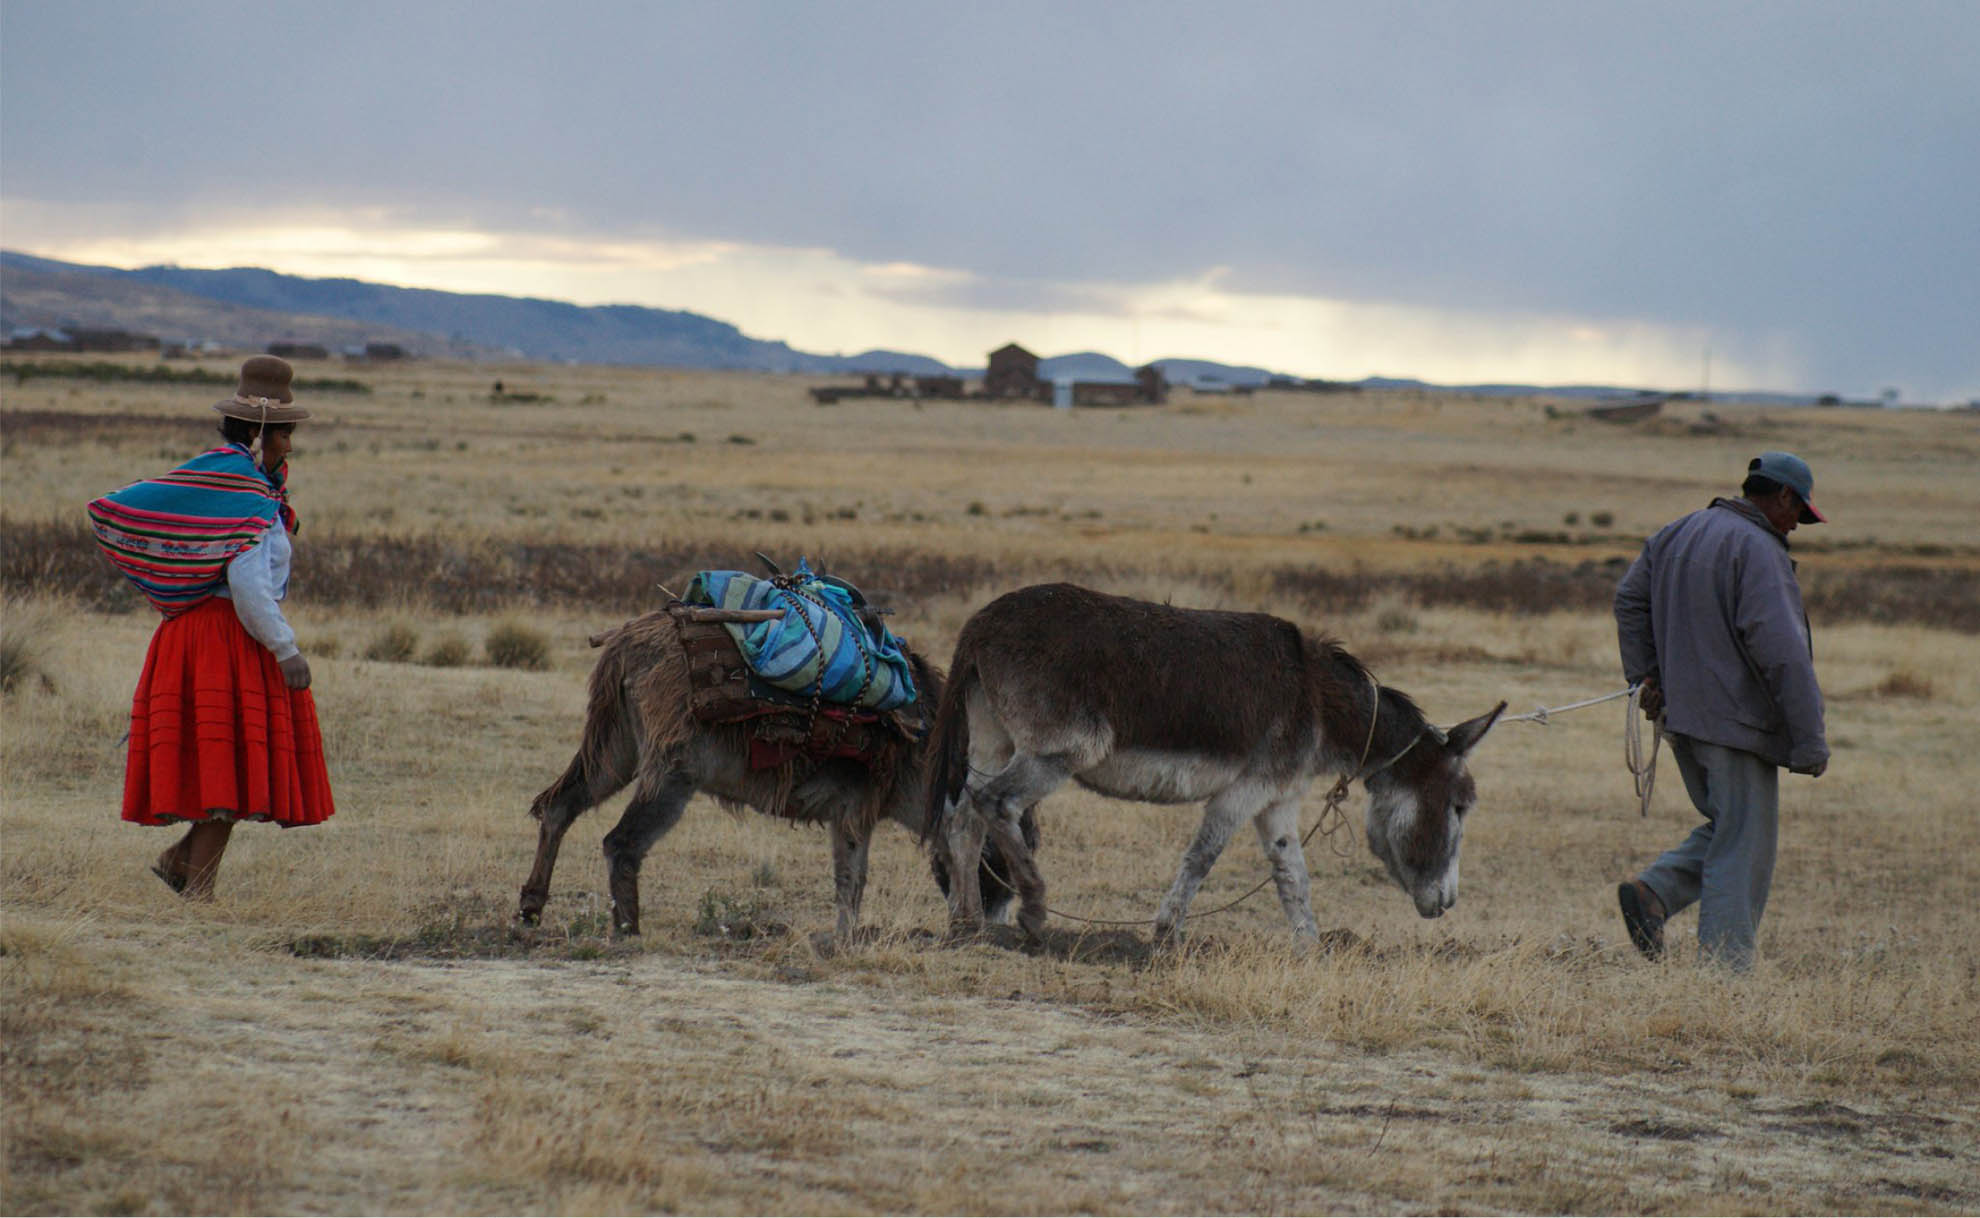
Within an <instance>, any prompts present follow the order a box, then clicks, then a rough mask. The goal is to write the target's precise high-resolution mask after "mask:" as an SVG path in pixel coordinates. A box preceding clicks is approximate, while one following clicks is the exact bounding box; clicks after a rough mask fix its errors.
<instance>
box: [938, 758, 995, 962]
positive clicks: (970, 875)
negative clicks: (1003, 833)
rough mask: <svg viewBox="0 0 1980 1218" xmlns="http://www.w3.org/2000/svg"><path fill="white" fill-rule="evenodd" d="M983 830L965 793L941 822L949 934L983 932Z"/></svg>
mask: <svg viewBox="0 0 1980 1218" xmlns="http://www.w3.org/2000/svg"><path fill="white" fill-rule="evenodd" d="M985 829H986V826H985V824H984V820H983V817H982V816H981V815H979V814H978V813H977V811H976V808H975V806H974V804H973V803H972V801H971V800H970V798H969V795H968V794H967V793H965V794H964V795H963V796H962V797H961V798H960V799H958V800H957V801H956V802H955V803H954V804H952V805H950V807H949V810H948V813H947V814H946V815H944V816H943V818H942V845H943V846H944V847H945V848H946V849H947V851H948V856H949V933H950V934H951V935H959V936H967V935H974V934H976V933H977V932H978V931H981V930H982V929H983V886H982V877H981V875H980V869H981V867H982V864H983V858H984V856H983V837H984V833H985Z"/></svg>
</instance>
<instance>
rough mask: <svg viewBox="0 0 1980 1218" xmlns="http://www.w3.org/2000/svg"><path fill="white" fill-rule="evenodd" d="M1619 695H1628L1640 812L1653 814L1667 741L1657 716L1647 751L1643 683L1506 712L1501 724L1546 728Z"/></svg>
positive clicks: (1629, 743) (1626, 725)
mask: <svg viewBox="0 0 1980 1218" xmlns="http://www.w3.org/2000/svg"><path fill="white" fill-rule="evenodd" d="M1617 698H1627V699H1629V701H1628V702H1627V703H1625V704H1624V705H1623V764H1624V765H1625V766H1627V767H1629V777H1630V781H1631V782H1632V783H1633V784H1634V786H1635V787H1636V802H1637V814H1638V815H1640V816H1649V815H1650V794H1651V792H1652V791H1654V790H1656V788H1657V751H1658V749H1660V748H1661V747H1663V743H1664V719H1663V716H1662V715H1659V716H1658V717H1657V721H1656V723H1655V725H1654V728H1653V731H1654V734H1653V735H1652V736H1651V739H1650V752H1649V754H1648V755H1647V756H1646V755H1645V754H1644V751H1643V720H1642V718H1641V716H1639V715H1638V714H1637V712H1638V711H1639V710H1641V709H1642V705H1643V686H1642V685H1641V684H1637V685H1632V686H1630V687H1629V688H1628V689H1619V690H1617V691H1616V692H1615V693H1612V694H1603V695H1602V696H1601V697H1599V698H1585V699H1583V700H1582V701H1580V702H1570V703H1568V704H1567V705H1566V706H1536V707H1534V708H1533V710H1532V712H1531V713H1530V714H1525V715H1506V716H1504V717H1502V718H1501V719H1500V722H1501V723H1537V724H1539V725H1540V726H1541V727H1546V726H1547V725H1548V724H1549V723H1551V722H1552V716H1554V715H1562V714H1566V713H1567V712H1568V711H1577V710H1580V709H1582V708H1583V707H1587V706H1600V705H1601V704H1602V703H1604V702H1614V701H1615V700H1616V699H1617Z"/></svg>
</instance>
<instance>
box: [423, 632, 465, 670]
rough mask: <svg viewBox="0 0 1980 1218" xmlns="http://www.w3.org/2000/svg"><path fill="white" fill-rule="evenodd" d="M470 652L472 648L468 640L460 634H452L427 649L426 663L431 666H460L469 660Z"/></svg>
mask: <svg viewBox="0 0 1980 1218" xmlns="http://www.w3.org/2000/svg"><path fill="white" fill-rule="evenodd" d="M470 654H472V649H471V648H470V647H469V646H468V641H467V640H466V639H464V638H462V637H461V636H460V635H458V634H450V635H447V636H446V637H445V638H442V639H440V640H439V641H437V642H435V643H434V644H433V646H432V647H430V648H428V649H427V652H426V664H427V666H428V667H430V668H459V667H460V666H461V665H463V664H465V663H467V662H468V656H469V655H470Z"/></svg>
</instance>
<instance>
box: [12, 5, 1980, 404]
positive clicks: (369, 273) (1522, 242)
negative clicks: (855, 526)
mask: <svg viewBox="0 0 1980 1218" xmlns="http://www.w3.org/2000/svg"><path fill="white" fill-rule="evenodd" d="M0 241H4V243H5V245H6V246H7V248H10V249H16V250H24V251H27V252H29V253H36V254H41V255H45V256H49V257H55V258H64V259H69V260H73V261H85V262H95V263H105V264H110V265H118V266H139V265H144V264H148V263H154V262H168V261H169V262H178V263H180V264H182V265H186V266H236V265H258V266H268V267H272V268H274V269H276V270H282V271H288V272H292V273H296V274H306V275H321V276H332V275H348V276H353V277H357V278H364V279H374V280H382V281H386V282H392V283H399V284H405V285H411V286H425V287H438V288H445V289H450V290H465V291H492V292H500V293H504V294H509V295H519V296H547V297H554V298H558V299H569V300H575V301H578V302H580V303H586V304H597V303H606V302H623V303H637V304H649V305H656V306H663V307H668V308H685V309H692V310H695V311H697V312H702V313H707V314H710V315H713V316H716V317H720V318H723V319H724V320H728V321H732V322H734V323H736V324H737V325H739V326H741V327H742V328H743V329H744V330H745V331H746V332H747V333H749V334H751V335H752V336H755V337H759V338H774V339H784V340H786V341H788V342H790V343H791V344H793V345H794V346H797V347H800V348H803V349H806V350H813V351H825V352H830V351H843V352H846V353H851V352H855V351H860V350H864V349H867V348H870V347H886V348H892V349H896V350H909V351H918V352H923V353H926V354H930V355H934V356H936V357H938V358H941V359H944V360H947V361H949V362H951V363H957V364H970V363H978V362H980V361H981V359H982V356H983V353H984V352H985V351H987V350H988V349H990V348H991V347H994V346H997V345H1000V344H1001V343H1003V342H1005V341H1009V340H1012V339H1015V340H1018V341H1021V342H1023V343H1024V344H1025V345H1026V346H1028V347H1030V348H1031V349H1032V350H1034V351H1038V352H1039V353H1041V354H1047V355H1051V354H1060V353H1064V352H1069V351H1075V350H1082V349H1097V350H1104V351H1107V352H1109V353H1110V354H1113V355H1116V356H1118V357H1119V358H1121V359H1124V360H1129V361H1143V360H1148V359H1154V358H1159V357H1163V356H1197V357H1203V358H1210V359H1218V360H1224V361H1227V362H1233V363H1256V364H1262V365H1265V366H1268V367H1271V368H1273V369H1275V370H1280V371H1286V372H1292V373H1296V374H1301V375H1306V376H1326V377H1361V376H1365V375H1369V374H1387V375H1408V376H1421V377H1424V378H1426V379H1431V380H1437V381H1445V382H1457V381H1463V382H1477V381H1488V380H1520V381H1538V382H1543V383H1569V382H1588V381H1597V382H1604V383H1620V384H1642V385H1655V386H1661V387H1665V388H1673V389H1689V388H1698V387H1700V386H1701V384H1704V383H1707V382H1708V380H1709V385H1710V387H1711V388H1714V389H1729V388H1766V389H1787V390H1807V391H1815V392H1822V391H1834V392H1839V393H1844V394H1848V395H1864V396H1867V395H1872V394H1875V393H1878V392H1881V391H1882V390H1883V389H1884V388H1886V387H1897V388H1899V389H1901V390H1902V391H1903V395H1904V398H1905V399H1906V400H1907V401H1950V400H1956V399H1965V398H1968V397H1975V396H1980V2H1974V0H1938V2H1935V0H1880V2H1878V3H1833V2H1828V0H1801V2H1797V3H1768V2H1764V0H1725V2H1723V3H1703V4H1700V3H1654V4H1652V3H1628V2H1617V3H1611V2H1606V0H1599V2H1591V0H1571V2H1563V3H1537V2H1526V0H1522V2H1512V0H1505V2H1493V0H1471V2H1466V3H1436V4H1426V3H1398V2H1383V3H1374V2H1369V3H1353V4H1348V3H1323V2H1316V0H1273V2H1259V3H1245V2H1243V0H1216V2H1215V3H1210V2H1208V0H1205V2H1202V3H1190V4H1183V3H1169V2H1164V0H1120V2H1118V3H1105V4H1102V3H1086V2H1079V0H1054V2H1052V3H997V2H988V3H985V2H982V0H975V2H971V3H960V2H958V3H946V2H938V0H907V2H903V3H879V2H875V0H840V2H836V3H798V2H796V0H790V2H783V3H750V2H747V0H721V2H714V0H710V2H708V3H654V2H624V3H621V2H617V0H589V2H587V0H561V2H558V3H547V2H546V3H528V4H523V3H511V2H507V0H472V2H471V3H437V2H423V0H392V2H390V3H375V4H374V3H364V2H352V0H340V2H336V3H324V2H322V0H311V2H309V3H300V4H298V3H282V2H271V0H252V2H240V3H224V2H214V0H173V2H171V3H130V2H120V3H101V2H91V0H5V3H4V5H0Z"/></svg>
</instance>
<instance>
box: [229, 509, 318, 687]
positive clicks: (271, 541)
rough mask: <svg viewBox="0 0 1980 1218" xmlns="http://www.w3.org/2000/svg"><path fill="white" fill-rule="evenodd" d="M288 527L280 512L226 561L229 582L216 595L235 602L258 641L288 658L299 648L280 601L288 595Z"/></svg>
mask: <svg viewBox="0 0 1980 1218" xmlns="http://www.w3.org/2000/svg"><path fill="white" fill-rule="evenodd" d="M289 554H290V545H289V530H288V529H286V528H284V527H283V526H282V519H281V517H280V516H277V517H276V518H275V523H274V524H273V525H272V526H270V527H269V530H268V531H267V532H266V533H263V534H262V535H261V540H260V541H257V542H256V543H254V545H253V546H251V547H249V548H248V549H245V550H242V551H241V552H240V553H239V554H236V555H235V556H234V559H233V561H232V562H229V563H228V564H227V586H226V587H225V588H222V589H220V590H219V591H218V592H217V593H215V595H216V596H224V597H226V598H227V599H229V600H231V601H233V602H234V616H236V617H238V618H240V619H241V625H242V626H244V627H246V628H247V632H248V633H249V634H251V635H253V636H254V639H255V641H256V642H258V643H260V644H261V645H262V646H263V647H266V648H267V649H268V650H270V651H272V652H274V653H275V658H276V659H277V660H286V659H288V658H289V657H290V656H292V655H296V654H298V653H299V652H300V650H301V649H300V648H298V647H297V646H296V632H295V631H294V630H292V629H290V628H289V623H288V619H286V618H284V617H283V616H282V606H281V605H280V604H279V603H277V602H279V601H281V600H282V598H284V597H286V596H287V595H289Z"/></svg>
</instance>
